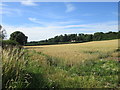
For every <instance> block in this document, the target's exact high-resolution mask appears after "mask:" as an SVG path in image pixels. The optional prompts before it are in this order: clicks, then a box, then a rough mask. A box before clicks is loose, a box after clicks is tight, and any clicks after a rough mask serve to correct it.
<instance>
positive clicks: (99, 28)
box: [4, 19, 118, 41]
mask: <svg viewBox="0 0 120 90" xmlns="http://www.w3.org/2000/svg"><path fill="white" fill-rule="evenodd" d="M33 20H34V19H33ZM29 26H30V27H28V26H26V25H24V26H10V25H4V28H5V29H6V31H7V36H8V38H9V36H10V34H11V33H12V32H14V31H22V32H23V33H25V35H26V36H28V41H36V40H37V41H39V40H45V39H48V38H51V37H54V36H56V35H60V34H70V33H71V34H73V33H94V32H108V31H118V25H117V21H112V22H104V23H93V24H81V25H74V24H73V25H61V26H60V25H59V24H58V25H47V26H44V27H43V26H31V25H29Z"/></svg>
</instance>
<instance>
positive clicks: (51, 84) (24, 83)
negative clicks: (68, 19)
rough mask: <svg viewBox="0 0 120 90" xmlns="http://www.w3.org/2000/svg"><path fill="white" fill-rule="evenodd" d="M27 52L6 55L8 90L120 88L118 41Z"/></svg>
mask: <svg viewBox="0 0 120 90" xmlns="http://www.w3.org/2000/svg"><path fill="white" fill-rule="evenodd" d="M24 48H25V49H23V50H21V51H19V50H16V49H13V51H12V52H11V51H10V53H9V50H4V51H3V53H5V54H4V56H3V76H4V77H3V82H4V86H5V87H7V88H11V87H19V88H21V87H22V88H23V87H25V88H119V77H118V76H119V62H118V58H119V57H120V55H119V54H118V53H119V49H118V40H108V41H94V42H87V43H77V44H61V45H44V46H24ZM15 52H17V53H15ZM18 52H20V53H18ZM12 53H15V54H12ZM11 56H12V57H11ZM7 59H10V60H7ZM16 62H17V63H16ZM18 62H19V63H18ZM12 64H13V65H12ZM7 67H8V68H7ZM14 69H15V70H14ZM13 70H14V71H13ZM10 72H11V75H14V77H16V78H13V77H12V76H10ZM6 75H7V76H6ZM15 75H16V76H15ZM6 77H9V80H7V78H6ZM16 82H17V83H16Z"/></svg>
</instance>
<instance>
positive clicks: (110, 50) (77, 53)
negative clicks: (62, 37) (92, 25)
mask: <svg viewBox="0 0 120 90" xmlns="http://www.w3.org/2000/svg"><path fill="white" fill-rule="evenodd" d="M27 48H29V49H30V50H35V51H37V52H42V53H44V54H47V55H49V56H53V57H56V58H59V59H60V60H63V61H64V62H66V64H68V65H73V64H79V63H80V62H81V61H86V60H97V59H103V58H106V59H110V58H111V57H112V56H115V57H116V56H117V55H118V53H117V52H115V50H117V48H118V41H117V40H110V41H98V42H97V41H96V42H88V43H79V44H63V45H46V46H32V47H30V46H27ZM114 60H115V58H114Z"/></svg>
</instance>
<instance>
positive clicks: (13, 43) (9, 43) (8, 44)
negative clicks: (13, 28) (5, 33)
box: [2, 40, 19, 48]
mask: <svg viewBox="0 0 120 90" xmlns="http://www.w3.org/2000/svg"><path fill="white" fill-rule="evenodd" d="M13 46H19V44H18V42H16V41H14V40H3V41H2V48H7V47H13Z"/></svg>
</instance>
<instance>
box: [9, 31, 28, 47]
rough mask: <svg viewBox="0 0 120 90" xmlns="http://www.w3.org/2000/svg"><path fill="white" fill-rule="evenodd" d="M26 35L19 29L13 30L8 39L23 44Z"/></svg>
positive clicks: (25, 41)
mask: <svg viewBox="0 0 120 90" xmlns="http://www.w3.org/2000/svg"><path fill="white" fill-rule="evenodd" d="M27 38H28V37H27V36H25V34H23V33H22V32H20V31H15V32H13V33H12V34H11V35H10V40H14V41H16V42H18V43H19V44H20V45H25V44H26V43H27Z"/></svg>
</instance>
